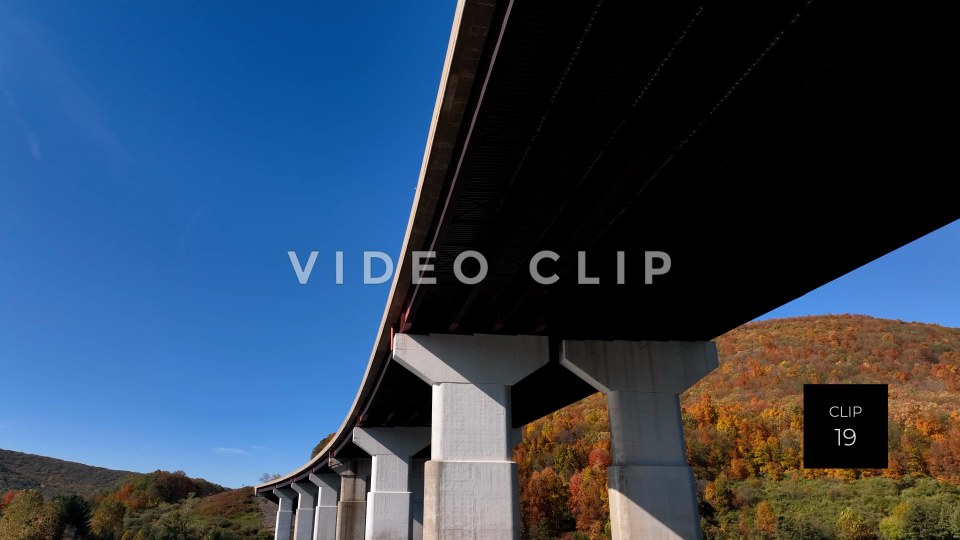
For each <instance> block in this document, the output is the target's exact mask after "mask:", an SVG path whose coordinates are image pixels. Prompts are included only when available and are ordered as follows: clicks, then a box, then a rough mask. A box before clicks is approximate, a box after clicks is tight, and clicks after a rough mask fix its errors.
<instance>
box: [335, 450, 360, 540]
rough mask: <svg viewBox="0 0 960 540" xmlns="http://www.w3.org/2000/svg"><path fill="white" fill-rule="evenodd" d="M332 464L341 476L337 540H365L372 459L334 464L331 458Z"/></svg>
mask: <svg viewBox="0 0 960 540" xmlns="http://www.w3.org/2000/svg"><path fill="white" fill-rule="evenodd" d="M330 462H331V468H333V470H334V472H336V473H337V474H339V475H340V501H339V502H338V503H337V537H336V540H363V534H364V529H365V525H366V519H367V482H368V480H369V477H370V459H368V458H365V459H352V460H350V461H347V462H338V463H336V464H334V460H333V459H332V458H331V460H330Z"/></svg>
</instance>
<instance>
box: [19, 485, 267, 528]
mask: <svg viewBox="0 0 960 540" xmlns="http://www.w3.org/2000/svg"><path fill="white" fill-rule="evenodd" d="M271 537H272V535H270V534H269V533H268V532H267V531H266V530H264V529H263V527H262V516H261V513H260V509H259V506H258V504H257V501H256V500H255V499H254V496H253V490H252V489H250V488H241V489H236V490H225V489H224V488H222V487H220V486H218V485H216V484H212V483H210V482H207V481H206V480H202V479H196V478H189V477H188V476H187V475H185V474H184V473H183V472H180V471H177V472H173V473H171V472H166V471H155V472H153V473H150V474H137V475H130V476H127V477H125V478H123V479H122V480H120V481H119V482H117V483H115V485H113V486H112V487H111V489H109V490H106V491H104V492H102V493H99V494H97V495H95V496H89V497H80V496H77V495H72V496H62V495H61V496H56V497H44V496H43V495H41V493H40V492H39V491H37V490H34V489H27V490H20V491H15V490H10V491H7V492H6V493H5V494H4V495H3V496H2V497H0V540H41V539H43V540H47V539H58V540H59V539H74V538H76V539H80V538H88V539H92V540H248V539H250V540H253V539H266V538H271Z"/></svg>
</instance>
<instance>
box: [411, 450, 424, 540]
mask: <svg viewBox="0 0 960 540" xmlns="http://www.w3.org/2000/svg"><path fill="white" fill-rule="evenodd" d="M426 461H427V460H425V459H415V460H413V461H412V462H411V464H410V517H411V520H412V522H413V523H412V527H411V531H410V538H411V539H412V540H423V465H424V463H426Z"/></svg>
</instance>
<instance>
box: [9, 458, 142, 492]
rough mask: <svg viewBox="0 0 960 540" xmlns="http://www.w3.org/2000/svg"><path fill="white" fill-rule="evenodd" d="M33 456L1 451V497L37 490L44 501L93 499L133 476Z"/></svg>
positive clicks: (124, 472)
mask: <svg viewBox="0 0 960 540" xmlns="http://www.w3.org/2000/svg"><path fill="white" fill-rule="evenodd" d="M133 474H135V473H132V472H129V471H117V470H113V469H105V468H103V467H93V466H90V465H83V464H82V463H74V462H72V461H63V460H61V459H55V458H50V457H45V456H38V455H34V454H24V453H22V452H14V451H12V450H3V449H0V494H2V493H5V492H7V491H8V490H17V491H19V490H25V489H36V490H38V491H40V493H41V494H43V496H44V497H45V498H50V497H54V496H57V495H81V496H85V497H86V496H91V495H95V494H97V493H100V492H102V491H106V490H108V489H111V488H113V487H114V486H115V485H116V484H117V482H119V481H120V480H121V479H123V478H125V477H127V476H130V475H133Z"/></svg>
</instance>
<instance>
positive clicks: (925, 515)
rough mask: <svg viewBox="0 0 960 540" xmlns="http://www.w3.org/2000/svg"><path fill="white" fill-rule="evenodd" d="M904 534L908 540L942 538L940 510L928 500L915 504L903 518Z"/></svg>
mask: <svg viewBox="0 0 960 540" xmlns="http://www.w3.org/2000/svg"><path fill="white" fill-rule="evenodd" d="M903 532H904V538H906V539H908V540H929V539H931V538H942V537H943V533H944V532H945V531H944V530H943V529H942V528H941V527H940V508H939V507H938V506H936V505H935V504H933V503H932V502H931V501H928V500H926V499H920V500H917V501H915V502H913V503H912V504H911V505H910V509H909V510H907V512H906V514H904V516H903Z"/></svg>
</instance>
